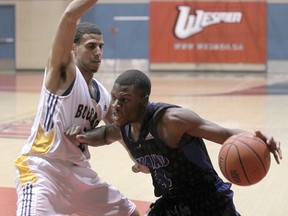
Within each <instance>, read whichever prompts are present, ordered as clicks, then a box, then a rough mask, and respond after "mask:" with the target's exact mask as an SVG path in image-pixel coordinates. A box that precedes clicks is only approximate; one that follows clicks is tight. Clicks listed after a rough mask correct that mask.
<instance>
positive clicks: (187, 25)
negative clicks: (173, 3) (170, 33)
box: [174, 6, 243, 39]
mask: <svg viewBox="0 0 288 216" xmlns="http://www.w3.org/2000/svg"><path fill="white" fill-rule="evenodd" d="M178 10H179V15H178V19H177V21H176V25H175V29H174V30H175V32H174V33H175V35H176V37H177V38H179V39H186V38H188V37H190V36H192V35H195V34H197V33H199V32H202V31H203V30H204V28H206V27H208V26H211V25H216V24H219V23H240V22H241V20H242V16H243V14H242V12H211V11H209V12H206V11H204V10H195V15H194V14H190V11H191V7H189V6H178Z"/></svg>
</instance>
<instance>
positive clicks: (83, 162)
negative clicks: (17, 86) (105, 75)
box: [22, 67, 110, 167]
mask: <svg viewBox="0 0 288 216" xmlns="http://www.w3.org/2000/svg"><path fill="white" fill-rule="evenodd" d="M93 83H94V86H95V87H96V89H97V95H98V98H99V101H95V100H94V99H92V98H91V96H90V92H89V89H88V86H87V83H86V81H85V80H84V78H83V76H82V74H81V72H80V71H79V69H78V68H77V67H76V78H75V81H74V85H73V88H72V90H71V91H70V93H69V94H68V95H67V96H58V95H55V94H52V93H51V92H49V91H48V90H47V89H46V88H45V86H44V82H43V87H42V91H41V96H40V101H39V107H38V111H37V116H36V119H35V121H34V124H33V127H32V129H31V135H30V137H29V138H28V140H27V142H26V144H25V145H24V147H23V149H22V155H26V156H28V155H31V156H32V155H37V156H40V157H41V156H44V157H45V158H47V159H49V158H50V159H59V160H62V161H66V162H71V163H73V164H75V165H76V164H77V165H78V166H83V167H87V166H89V164H88V160H89V158H90V154H89V151H88V148H87V146H86V147H85V151H84V152H82V151H81V150H80V149H79V148H78V147H77V146H76V145H75V144H73V143H72V142H71V141H70V140H69V139H68V138H67V137H66V136H65V134H64V132H65V130H67V129H68V128H69V127H70V126H72V125H79V126H82V127H84V128H86V129H87V130H89V129H91V128H94V127H96V126H97V125H98V124H99V122H100V121H101V120H102V119H103V118H104V117H105V115H106V113H107V111H108V108H109V104H110V95H109V93H108V92H107V90H106V89H105V88H104V87H103V86H102V84H101V83H99V82H98V81H97V80H96V79H93Z"/></svg>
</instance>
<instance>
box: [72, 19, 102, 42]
mask: <svg viewBox="0 0 288 216" xmlns="http://www.w3.org/2000/svg"><path fill="white" fill-rule="evenodd" d="M84 34H97V35H102V32H101V30H100V29H99V28H98V27H97V26H96V25H94V24H93V23H90V22H82V23H78V24H77V26H76V34H75V38H74V43H76V44H80V41H81V38H82V36H83V35H84Z"/></svg>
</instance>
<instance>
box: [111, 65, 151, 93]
mask: <svg viewBox="0 0 288 216" xmlns="http://www.w3.org/2000/svg"><path fill="white" fill-rule="evenodd" d="M115 83H117V84H119V85H121V86H131V85H133V86H134V87H135V88H137V89H139V90H141V92H142V93H143V96H146V95H148V96H149V95H150V93H151V81H150V79H149V78H148V76H147V75H146V74H145V73H144V72H142V71H139V70H136V69H131V70H126V71H124V72H123V73H121V74H120V75H119V76H118V77H117V79H116V80H115Z"/></svg>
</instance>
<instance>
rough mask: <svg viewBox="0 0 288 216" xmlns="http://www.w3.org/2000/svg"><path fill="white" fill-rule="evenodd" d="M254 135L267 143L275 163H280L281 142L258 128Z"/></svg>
mask: <svg viewBox="0 0 288 216" xmlns="http://www.w3.org/2000/svg"><path fill="white" fill-rule="evenodd" d="M255 135H256V136H257V137H259V138H261V139H262V140H263V141H264V142H265V143H266V144H267V145H268V147H269V150H270V152H271V153H272V154H273V156H274V158H275V160H276V162H277V164H280V160H282V150H281V147H280V146H281V143H280V142H279V141H276V140H274V137H273V136H267V135H265V134H263V133H262V132H261V131H260V130H256V131H255Z"/></svg>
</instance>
